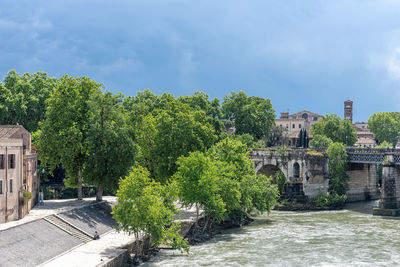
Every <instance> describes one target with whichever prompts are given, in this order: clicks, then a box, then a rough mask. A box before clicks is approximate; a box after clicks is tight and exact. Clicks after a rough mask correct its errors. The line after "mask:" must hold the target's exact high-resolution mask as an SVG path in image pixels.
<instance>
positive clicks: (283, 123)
mask: <svg viewBox="0 0 400 267" xmlns="http://www.w3.org/2000/svg"><path fill="white" fill-rule="evenodd" d="M323 118H324V117H323V116H322V115H319V114H316V113H312V112H310V111H307V110H303V111H300V112H297V113H294V114H292V115H289V112H281V117H280V118H279V119H276V120H275V124H276V126H280V127H282V128H283V129H285V130H286V131H285V133H286V135H287V137H288V139H289V146H295V145H296V141H297V139H298V138H299V134H300V130H301V129H303V130H306V131H307V133H308V136H309V138H310V139H311V138H312V136H311V133H310V129H311V126H312V125H313V124H314V123H316V122H318V121H319V120H322V119H323Z"/></svg>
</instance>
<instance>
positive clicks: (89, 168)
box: [83, 92, 137, 201]
mask: <svg viewBox="0 0 400 267" xmlns="http://www.w3.org/2000/svg"><path fill="white" fill-rule="evenodd" d="M122 97H123V96H122V95H112V94H111V93H109V92H107V93H98V94H96V95H94V96H93V97H92V99H91V101H90V116H89V129H88V136H87V150H88V157H87V159H86V160H85V164H84V168H83V177H85V181H86V182H87V183H90V184H93V185H97V186H98V189H97V198H96V200H97V201H101V200H102V194H103V189H104V188H107V189H109V190H116V189H117V187H118V180H119V178H120V177H125V176H126V175H127V174H128V171H129V169H130V168H131V167H132V165H133V163H134V161H135V156H136V152H137V145H136V144H135V143H134V141H133V139H132V128H131V127H130V126H129V125H128V124H127V118H126V115H125V112H124V111H123V108H122V106H121V102H122Z"/></svg>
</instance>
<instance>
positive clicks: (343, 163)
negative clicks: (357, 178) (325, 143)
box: [326, 142, 349, 195]
mask: <svg viewBox="0 0 400 267" xmlns="http://www.w3.org/2000/svg"><path fill="white" fill-rule="evenodd" d="M326 153H327V154H328V157H329V176H330V179H329V191H331V192H335V193H337V194H338V195H344V194H346V190H347V189H348V184H347V181H348V180H349V176H348V175H347V174H346V170H347V152H346V146H345V145H344V144H342V143H338V142H335V143H332V144H331V145H330V146H329V148H328V149H327V151H326Z"/></svg>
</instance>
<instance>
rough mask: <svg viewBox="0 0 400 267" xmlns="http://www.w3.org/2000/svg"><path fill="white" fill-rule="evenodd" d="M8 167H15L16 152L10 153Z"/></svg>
mask: <svg viewBox="0 0 400 267" xmlns="http://www.w3.org/2000/svg"><path fill="white" fill-rule="evenodd" d="M8 168H9V169H15V154H10V155H8Z"/></svg>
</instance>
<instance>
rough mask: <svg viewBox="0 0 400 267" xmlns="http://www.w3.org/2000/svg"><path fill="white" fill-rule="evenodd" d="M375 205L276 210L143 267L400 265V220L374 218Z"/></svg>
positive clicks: (168, 252)
mask: <svg viewBox="0 0 400 267" xmlns="http://www.w3.org/2000/svg"><path fill="white" fill-rule="evenodd" d="M374 205H377V202H362V203H352V204H348V205H347V206H346V208H345V209H344V210H339V211H317V212H287V211H272V212H271V213H270V214H269V215H268V214H265V215H263V216H260V217H258V218H256V220H255V221H254V222H253V223H251V224H250V225H248V226H245V227H243V228H240V229H231V230H227V231H225V233H223V234H221V235H218V236H216V237H215V238H213V239H212V240H210V241H208V242H205V243H202V244H200V245H197V246H192V247H191V248H190V254H189V255H186V254H181V253H180V252H178V251H174V250H162V251H161V252H160V253H159V254H158V256H156V257H155V258H153V259H152V260H151V261H149V262H147V263H145V264H143V266H147V267H149V266H224V267H228V266H400V221H399V220H398V219H397V218H396V219H395V218H393V217H378V216H373V215H372V214H371V209H372V206H374Z"/></svg>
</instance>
